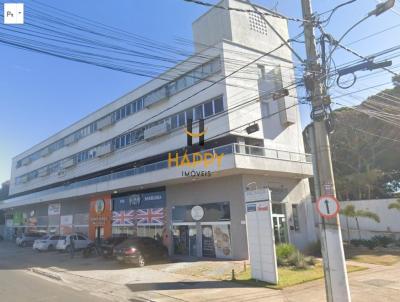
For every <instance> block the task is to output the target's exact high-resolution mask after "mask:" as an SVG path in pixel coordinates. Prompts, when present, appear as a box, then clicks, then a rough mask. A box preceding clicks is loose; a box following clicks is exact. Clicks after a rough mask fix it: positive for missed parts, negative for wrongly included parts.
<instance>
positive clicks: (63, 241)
mask: <svg viewBox="0 0 400 302" xmlns="http://www.w3.org/2000/svg"><path fill="white" fill-rule="evenodd" d="M71 236H72V237H73V240H74V246H75V249H76V250H80V249H84V248H86V247H87V246H88V245H89V243H91V242H92V241H91V240H89V239H88V238H87V237H86V236H84V235H81V234H71V235H67V236H60V239H59V240H58V242H57V245H56V249H57V250H59V251H69V249H70V244H71Z"/></svg>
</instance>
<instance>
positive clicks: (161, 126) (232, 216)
mask: <svg viewBox="0 0 400 302" xmlns="http://www.w3.org/2000/svg"><path fill="white" fill-rule="evenodd" d="M220 5H223V6H225V7H228V6H229V7H233V8H241V9H247V10H249V9H252V8H251V6H249V4H248V3H247V2H246V1H239V0H224V1H221V3H220ZM258 9H259V10H261V12H270V11H268V10H266V9H265V8H262V7H258ZM274 14H275V12H274ZM266 18H268V20H269V21H270V22H271V23H272V24H273V26H274V27H275V28H276V29H277V30H278V31H279V32H280V34H281V35H282V36H283V37H284V39H288V38H289V34H288V26H287V21H286V20H284V19H280V18H274V17H266ZM193 36H194V42H195V53H194V54H193V56H191V57H189V58H187V59H186V60H185V61H182V62H181V63H179V64H178V65H176V66H175V67H174V68H172V69H170V70H168V71H166V72H165V73H163V74H162V77H161V78H162V79H161V78H158V79H154V80H151V81H149V82H148V83H146V84H144V85H142V86H140V87H138V88H137V89H135V90H133V91H132V92H130V93H128V94H126V95H124V96H122V97H120V98H119V99H117V100H115V101H114V102H112V103H110V104H108V105H106V106H105V107H103V108H100V109H99V110H97V111H96V112H94V113H92V114H90V115H88V116H86V117H84V118H82V119H81V120H79V121H77V122H76V123H74V124H73V125H71V126H70V127H68V128H66V129H64V130H62V131H60V132H58V133H57V134H55V135H53V136H51V137H49V138H48V139H46V140H45V141H43V142H41V143H39V144H37V145H35V146H33V147H32V148H30V149H28V150H26V151H25V152H23V153H22V154H19V155H18V156H16V157H15V158H14V159H13V162H12V171H11V176H12V178H11V183H10V194H11V195H10V197H9V198H8V199H7V200H6V201H5V203H4V204H2V205H0V209H4V210H5V211H6V214H7V215H8V216H7V217H12V221H11V218H10V220H9V221H8V225H9V226H10V227H11V228H13V231H12V232H20V231H22V230H30V229H34V230H36V231H43V232H53V233H68V232H72V231H79V232H84V233H87V234H88V235H89V236H90V237H91V238H94V237H96V236H102V237H109V236H112V235H119V234H121V233H125V234H129V235H137V236H148V237H155V238H159V239H160V240H163V241H164V243H165V244H166V245H167V246H168V248H169V251H170V253H171V254H184V255H191V256H198V257H217V258H234V259H245V258H247V257H248V254H247V251H248V249H247V245H246V242H247V240H246V224H245V205H244V192H245V190H246V188H247V187H248V186H250V187H256V186H257V187H258V188H262V187H266V186H267V187H269V188H270V189H271V190H272V202H273V205H272V211H273V223H274V230H275V240H276V242H292V243H294V244H296V245H297V246H299V247H301V248H303V247H305V246H306V245H307V244H308V243H309V242H310V241H313V240H315V229H314V221H313V215H312V214H311V213H312V204H311V200H310V191H309V184H308V178H309V177H311V176H312V164H311V157H310V155H308V154H306V153H305V152H304V145H303V138H302V132H301V123H300V115H299V110H298V107H297V106H295V105H296V102H297V99H296V90H295V89H291V90H290V95H291V96H288V97H281V98H275V99H273V98H272V92H274V91H278V90H279V89H281V88H282V87H285V86H287V85H289V84H293V83H294V82H295V81H296V80H295V74H294V68H293V62H292V57H291V52H290V50H289V49H288V48H287V47H281V48H279V49H278V50H276V51H274V52H272V53H271V54H269V55H263V54H264V53H265V52H269V51H271V50H273V49H275V48H277V47H278V46H279V45H281V44H282V41H281V40H280V39H279V38H278V36H277V35H276V34H275V33H274V32H273V31H272V30H271V29H270V28H269V27H268V26H267V24H266V22H265V21H264V20H263V19H262V18H261V17H260V15H258V14H256V13H243V12H238V11H235V10H222V9H218V8H211V9H210V10H209V11H207V12H206V13H205V14H204V15H202V16H201V17H200V18H198V19H197V20H196V21H194V23H193ZM262 55H263V57H262V58H261V56H262ZM256 58H260V59H259V60H258V61H257V62H255V63H251V62H253V61H254V60H255V59H256ZM249 63H251V64H249ZM245 64H249V66H248V67H246V68H244V69H243V70H241V71H240V72H237V73H236V74H234V75H233V76H228V77H226V79H224V77H225V76H227V75H229V74H231V73H232V72H233V71H236V70H238V69H239V68H240V67H242V66H244V65H245ZM166 79H168V80H166ZM221 79H222V80H221ZM219 80H220V82H218V83H216V84H214V85H213V86H212V87H210V88H207V87H208V86H210V84H211V83H215V82H216V81H219ZM200 91H201V92H200ZM191 121H193V123H192V126H191ZM202 121H204V132H205V135H204V136H203V137H202V135H198V133H199V131H200V132H201V130H202V128H203V127H202ZM256 123H257V124H258V126H259V127H258V128H259V129H257V126H254V125H255V124H256ZM250 125H253V127H252V128H253V129H252V130H254V131H255V132H253V133H250V134H249V133H248V132H252V131H246V127H248V126H250ZM191 127H192V131H190V130H191V129H190V128H191ZM27 130H28V129H27ZM257 130H258V131H257ZM188 133H189V134H188ZM196 134H197V135H196ZM198 136H200V138H198ZM202 138H204V140H205V141H204V144H202V143H201V139H202ZM199 139H200V141H199ZM199 151H201V153H198V152H199ZM204 159H205V162H204V161H200V160H204ZM194 163H196V166H195V164H194Z"/></svg>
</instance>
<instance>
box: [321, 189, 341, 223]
mask: <svg viewBox="0 0 400 302" xmlns="http://www.w3.org/2000/svg"><path fill="white" fill-rule="evenodd" d="M339 210H340V206H339V201H338V200H337V199H336V198H335V197H334V196H328V195H322V196H321V197H320V198H318V200H317V211H318V213H319V215H321V216H322V217H324V218H328V219H329V218H333V217H335V216H336V215H337V214H338V213H339Z"/></svg>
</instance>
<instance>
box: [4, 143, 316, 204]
mask: <svg viewBox="0 0 400 302" xmlns="http://www.w3.org/2000/svg"><path fill="white" fill-rule="evenodd" d="M205 152H212V153H214V154H222V153H224V154H225V155H228V154H240V155H248V156H258V157H264V158H272V159H278V160H287V161H296V162H304V163H311V155H310V154H304V153H295V152H289V151H282V150H274V149H268V148H264V147H256V146H249V145H242V144H236V143H234V144H229V145H224V146H221V147H217V148H213V149H208V150H203V151H201V152H200V153H205ZM188 157H189V159H190V160H192V154H189V155H188ZM167 168H168V160H163V161H160V162H156V163H151V164H147V165H143V166H141V167H136V168H131V169H127V170H124V171H119V172H114V173H110V174H107V175H102V176H98V177H94V178H90V179H86V180H80V181H77V182H71V183H68V182H66V183H65V184H64V185H60V186H57V187H54V188H51V189H46V190H43V191H38V192H34V193H30V194H27V195H28V196H29V197H30V198H34V197H41V196H44V195H47V194H51V193H57V192H62V191H66V190H70V189H76V188H80V187H84V186H89V185H93V184H98V183H102V182H107V181H112V180H117V179H121V178H125V177H129V176H135V175H140V174H144V173H149V172H153V171H158V170H162V169H167ZM23 196H26V195H22V196H21V197H23ZM16 198H18V197H16ZM11 199H13V198H12V197H11Z"/></svg>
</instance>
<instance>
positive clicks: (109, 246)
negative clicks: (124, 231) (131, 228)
mask: <svg viewBox="0 0 400 302" xmlns="http://www.w3.org/2000/svg"><path fill="white" fill-rule="evenodd" d="M127 238H128V236H126V235H124V236H116V237H111V238H109V239H106V240H103V241H102V242H101V243H100V248H101V251H102V254H103V256H104V258H111V257H113V256H114V253H113V252H114V248H115V247H116V246H117V245H119V244H121V243H122V242H124V241H125V240H127Z"/></svg>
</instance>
